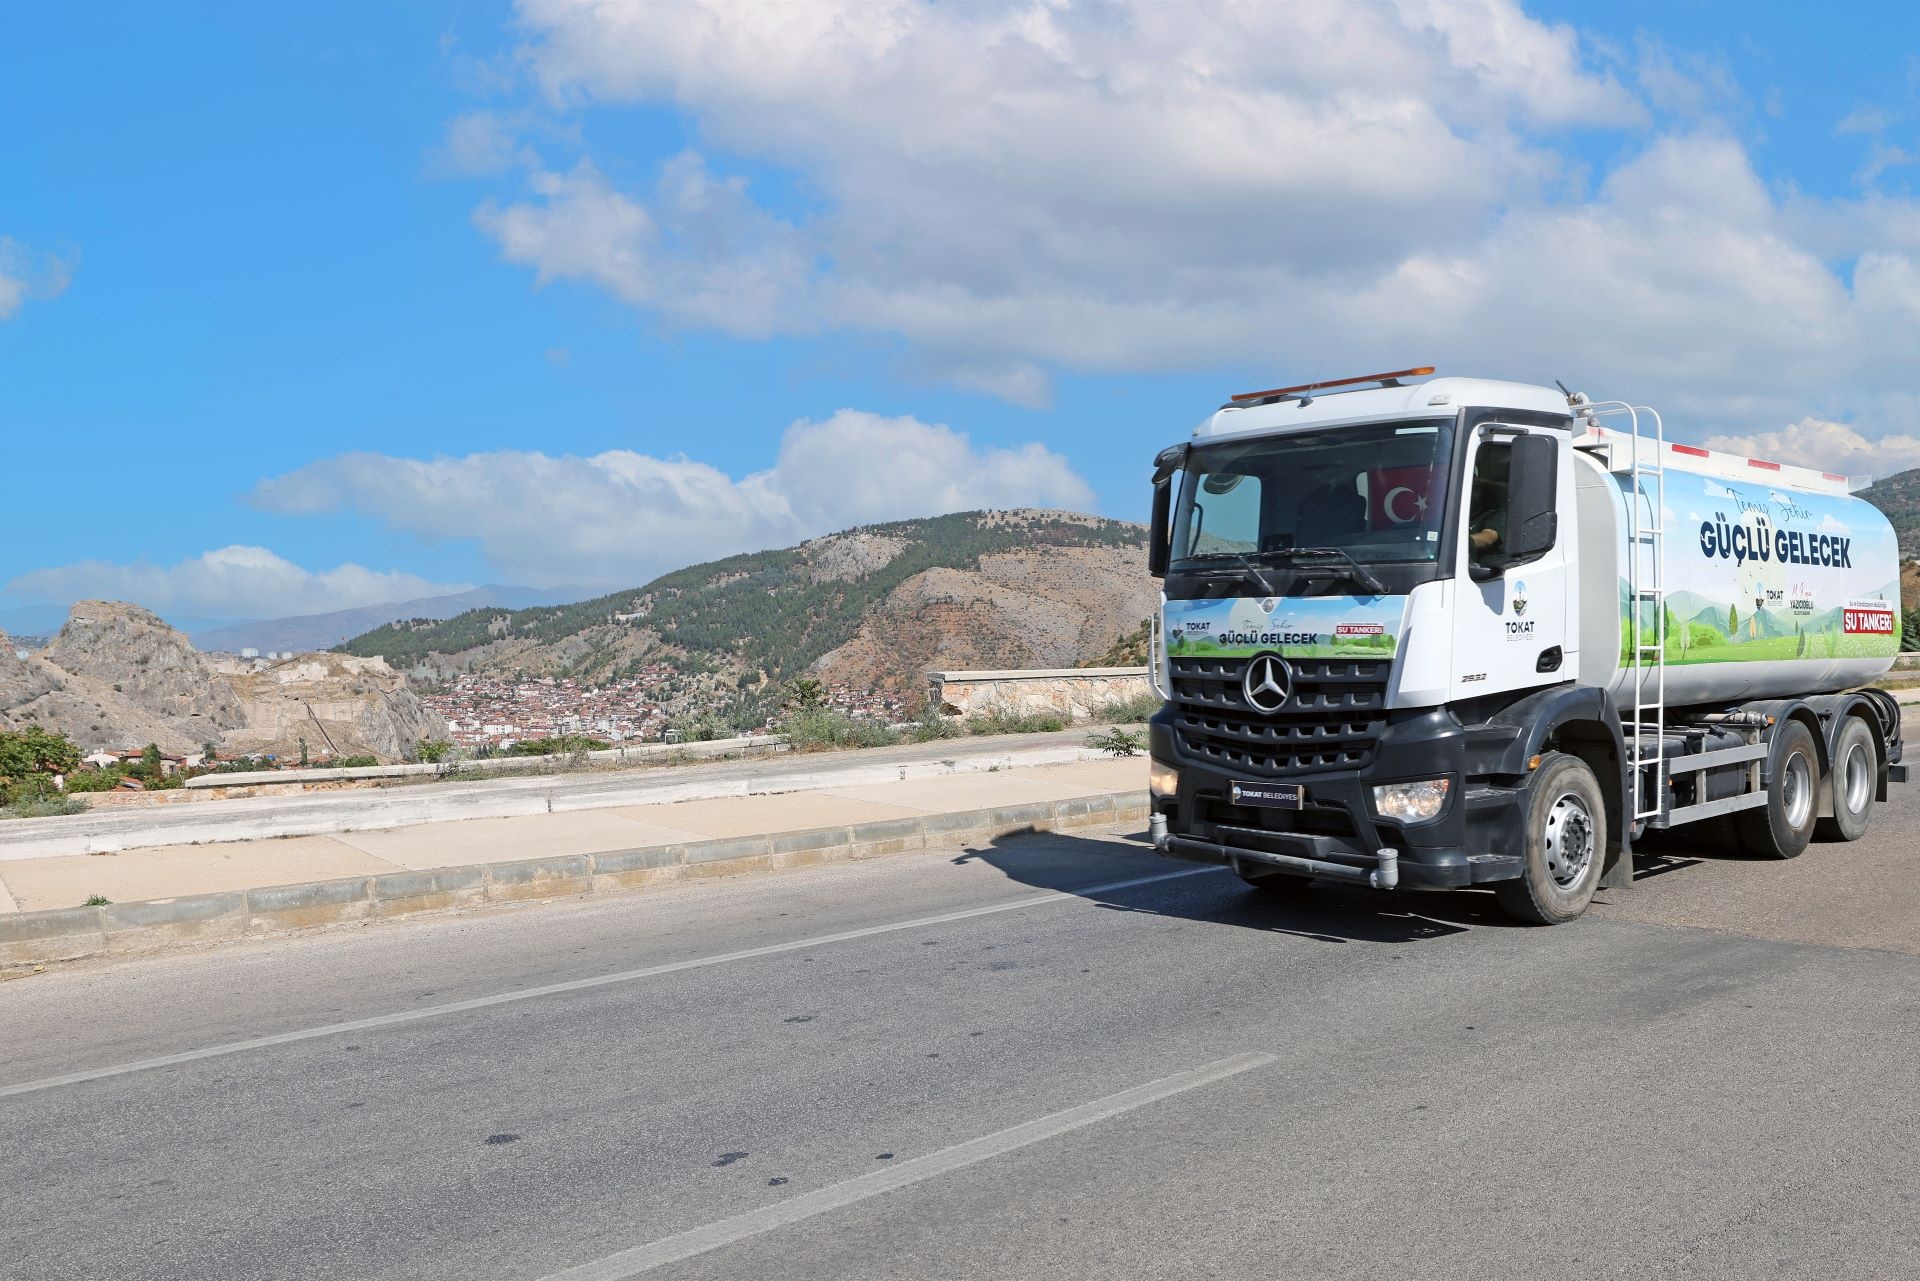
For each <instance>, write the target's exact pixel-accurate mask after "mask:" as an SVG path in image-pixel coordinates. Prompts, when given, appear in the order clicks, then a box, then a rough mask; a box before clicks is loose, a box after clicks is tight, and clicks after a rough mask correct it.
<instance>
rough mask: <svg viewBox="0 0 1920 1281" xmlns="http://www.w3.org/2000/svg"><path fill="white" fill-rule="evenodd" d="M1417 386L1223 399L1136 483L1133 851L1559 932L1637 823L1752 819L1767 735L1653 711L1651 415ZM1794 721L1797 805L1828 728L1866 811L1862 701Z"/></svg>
mask: <svg viewBox="0 0 1920 1281" xmlns="http://www.w3.org/2000/svg"><path fill="white" fill-rule="evenodd" d="M1431 372H1432V371H1431V370H1430V369H1417V370H1406V371H1401V372H1398V373H1394V374H1387V375H1376V376H1369V377H1367V378H1363V379H1351V380H1341V381H1340V382H1337V383H1323V384H1317V385H1312V386H1303V387H1291V388H1279V389H1275V390H1273V391H1268V392H1255V393H1248V394H1246V395H1243V396H1236V397H1234V398H1233V399H1232V400H1231V401H1229V402H1228V403H1227V404H1226V405H1224V406H1222V407H1221V408H1220V409H1219V410H1218V411H1217V412H1215V413H1214V414H1213V415H1212V416H1211V417H1210V418H1208V419H1207V420H1206V421H1205V422H1204V423H1202V424H1201V425H1200V426H1199V427H1197V428H1195V429H1194V431H1193V433H1192V436H1191V438H1190V439H1189V440H1187V441H1184V442H1182V443H1180V444H1177V445H1175V446H1172V447H1170V448H1168V449H1166V450H1164V451H1162V453H1161V454H1160V455H1159V457H1158V459H1157V460H1156V465H1155V473H1154V484H1155V490H1154V507H1153V525H1152V538H1151V544H1150V562H1151V563H1150V568H1151V569H1152V571H1153V572H1154V573H1155V574H1156V575H1157V576H1159V577H1160V578H1161V580H1162V583H1163V596H1162V599H1163V604H1162V610H1161V615H1160V619H1159V624H1160V626H1159V628H1158V631H1157V634H1156V636H1155V644H1154V652H1153V656H1152V662H1153V672H1154V678H1155V683H1156V687H1157V689H1158V690H1159V692H1160V693H1161V696H1162V697H1163V699H1164V700H1165V703H1164V706H1163V708H1162V710H1161V711H1160V713H1159V714H1158V715H1157V716H1155V717H1154V719H1153V721H1152V724H1151V745H1152V749H1151V750H1152V757H1153V760H1152V793H1153V806H1154V816H1153V835H1154V839H1155V843H1156V846H1157V847H1159V848H1160V849H1162V850H1163V852H1166V853H1169V854H1176V855H1179V856H1182V857H1188V858H1206V859H1212V860H1214V861H1219V862H1224V863H1227V864H1229V865H1231V866H1232V867H1233V868H1234V870H1235V871H1237V872H1239V873H1240V874H1241V876H1242V877H1243V878H1245V879H1246V880H1248V881H1249V883H1251V884H1253V885H1255V886H1257V887H1259V888H1261V889H1263V890H1268V891H1273V892H1282V893H1293V892H1298V891H1299V890H1301V889H1302V888H1303V887H1304V886H1305V884H1306V882H1307V881H1308V880H1310V879H1314V878H1331V879H1337V880H1347V881H1354V882H1358V883H1361V884H1366V885H1371V886H1374V887H1376V888H1382V889H1394V888H1404V889H1447V888H1458V887H1467V886H1474V885H1483V884H1484V885H1492V886H1494V887H1495V888H1496V889H1497V890H1498V891H1499V893H1500V895H1501V901H1502V903H1503V904H1505V905H1506V906H1507V907H1508V908H1509V910H1510V911H1512V912H1513V913H1514V914H1515V915H1516V916H1519V917H1522V918H1523V919H1527V920H1534V921H1545V922H1555V921H1560V920H1567V919H1572V917H1574V916H1577V915H1579V914H1580V912H1582V911H1584V909H1585V907H1586V905H1587V903H1588V901H1589V900H1590V899H1591V897H1592V895H1593V893H1594V891H1595V889H1596V888H1598V887H1599V886H1600V885H1601V883H1602V882H1603V881H1607V882H1608V883H1610V884H1618V885H1624V884H1626V882H1627V880H1628V878H1629V877H1630V874H1631V857H1630V852H1631V842H1632V839H1633V838H1634V837H1635V836H1636V835H1638V834H1640V833H1641V832H1644V831H1645V830H1646V829H1647V828H1648V827H1649V826H1669V825H1673V824H1674V823H1675V822H1676V820H1677V821H1680V822H1684V821H1691V820H1693V819H1697V818H1706V817H1713V816H1720V815H1728V814H1733V813H1735V812H1736V811H1737V810H1742V809H1756V810H1757V809H1762V808H1764V807H1765V806H1766V804H1767V788H1768V786H1769V785H1770V782H1771V779H1770V777H1767V776H1768V774H1769V771H1768V768H1767V766H1768V763H1769V761H1770V760H1771V757H1772V756H1773V755H1774V754H1775V743H1776V741H1777V740H1779V739H1780V738H1782V737H1784V734H1776V733H1775V732H1773V729H1772V723H1764V724H1762V723H1761V722H1764V720H1765V717H1766V716H1768V715H1773V714H1774V713H1771V712H1765V711H1760V712H1753V711H1752V709H1751V708H1748V707H1747V706H1746V704H1745V703H1744V702H1742V701H1741V700H1739V699H1723V698H1711V699H1709V700H1707V701H1706V702H1703V703H1701V704H1699V705H1697V706H1689V707H1687V708H1685V709H1675V708H1673V707H1671V706H1670V705H1669V704H1668V702H1667V700H1666V699H1665V697H1664V692H1665V688H1666V675H1667V673H1666V665H1667V663H1668V661H1669V659H1670V658H1672V649H1673V641H1672V637H1670V636H1669V635H1668V634H1667V625H1668V621H1669V620H1668V613H1669V612H1670V611H1668V610H1666V608H1665V605H1664V588H1663V587H1662V583H1661V578H1662V574H1661V571H1662V569H1663V567H1664V564H1663V562H1664V561H1665V560H1666V559H1667V557H1668V556H1669V555H1670V554H1671V548H1672V546H1673V545H1674V544H1673V542H1672V539H1671V538H1670V537H1669V536H1668V535H1669V531H1668V530H1666V529H1665V528H1664V526H1663V521H1662V517H1663V516H1664V515H1665V514H1666V507H1667V504H1666V502H1665V498H1664V483H1665V481H1664V468H1665V467H1666V466H1667V465H1668V463H1669V461H1670V457H1669V454H1668V453H1667V451H1668V449H1669V447H1668V445H1667V443H1666V442H1665V440H1664V431H1663V429H1658V428H1655V429H1653V430H1652V431H1651V432H1649V431H1648V430H1647V428H1646V427H1645V424H1646V423H1648V422H1652V423H1655V424H1657V422H1658V419H1657V416H1653V417H1651V418H1648V417H1646V416H1644V415H1643V414H1641V413H1636V412H1635V411H1633V410H1631V409H1627V413H1628V414H1629V415H1630V418H1629V421H1630V424H1631V427H1632V430H1631V431H1629V432H1628V433H1626V434H1625V435H1624V436H1623V435H1622V434H1621V433H1619V432H1617V431H1614V432H1610V431H1609V429H1608V428H1607V427H1605V426H1603V425H1602V422H1603V421H1604V417H1603V416H1604V415H1606V414H1608V413H1612V412H1613V408H1612V407H1611V406H1606V407H1602V406H1594V405H1592V404H1590V403H1589V402H1587V401H1586V400H1585V399H1584V398H1583V397H1578V396H1571V395H1569V394H1567V393H1565V392H1563V391H1556V390H1554V389H1551V388H1545V387H1538V386H1532V385H1527V384H1519V383H1510V382H1500V381H1494V380H1487V379H1472V378H1425V377H1424V376H1425V375H1427V374H1430V373H1431ZM1416 379H1421V381H1415V380H1416ZM1622 408H1626V407H1622ZM1649 436H1650V437H1651V438H1647V437H1649ZM1623 440H1624V441H1626V442H1628V446H1629V447H1628V449H1627V451H1626V453H1625V454H1623V453H1622V452H1621V449H1620V445H1619V442H1620V441H1623ZM1643 444H1644V446H1645V449H1644V451H1643V450H1642V445H1643ZM1678 448H1682V449H1684V448H1686V447H1678ZM1643 452H1644V454H1645V457H1644V458H1643ZM1689 452H1690V453H1691V454H1697V455H1701V456H1702V457H1704V456H1705V451H1700V450H1691V451H1689ZM1683 461H1685V460H1683ZM1742 461H1744V460H1742ZM1768 466H1771V464H1768ZM1777 470H1778V469H1776V472H1777ZM1770 479H1774V480H1775V483H1776V484H1779V483H1781V482H1779V481H1778V479H1777V477H1770ZM1844 501H1847V502H1855V503H1857V500H1851V499H1848V500H1844ZM1859 505H1860V506H1864V504H1859ZM1754 537H1755V539H1756V540H1758V539H1759V538H1760V537H1761V536H1760V535H1755V536H1754ZM1756 545H1757V543H1756ZM1730 590H1732V589H1730ZM1623 620H1624V622H1623ZM1682 639H1683V640H1684V634H1683V635H1682ZM1754 652H1755V653H1758V651H1757V650H1755V651H1754ZM1872 661H1873V660H1872V659H1871V657H1869V658H1868V659H1867V660H1865V662H1866V664H1867V666H1866V667H1862V666H1861V665H1860V664H1858V663H1856V664H1855V667H1856V668H1858V669H1859V670H1861V671H1864V670H1867V669H1868V667H1870V666H1871V663H1872ZM1888 661H1890V659H1889V660H1888ZM1837 666H1838V665H1836V670H1837ZM1729 670H1731V669H1729ZM1754 670H1758V669H1757V668H1756V669H1754ZM1881 670H1884V664H1883V665H1882V667H1881ZM1803 674H1804V673H1802V672H1801V671H1800V669H1797V668H1796V669H1795V670H1794V672H1793V673H1792V674H1791V675H1788V676H1786V677H1776V679H1786V680H1787V682H1788V684H1789V685H1792V684H1794V683H1795V682H1796V681H1797V680H1798V678H1799V677H1800V676H1801V675H1803ZM1847 674H1849V675H1852V674H1857V673H1856V672H1855V671H1854V669H1849V670H1848V673H1847ZM1814 683H1816V684H1817V683H1818V682H1817V681H1816V682H1814ZM1702 688H1706V687H1704V686H1703V687H1702ZM1791 692H1792V693H1794V694H1806V695H1808V696H1810V697H1813V698H1815V699H1818V698H1820V697H1823V696H1824V695H1825V691H1822V690H1817V689H1806V690H1800V689H1794V690H1792V691H1791ZM1881 697H1882V700H1884V696H1881ZM1776 701H1777V700H1776ZM1799 701H1800V703H1801V704H1802V705H1801V706H1798V707H1796V708H1794V709H1791V711H1792V716H1790V719H1793V718H1796V717H1797V718H1798V720H1799V721H1804V722H1806V723H1807V726H1808V731H1807V732H1808V734H1809V736H1811V737H1813V738H1815V739H1816V743H1815V745H1814V747H1813V749H1812V750H1811V751H1810V752H1808V749H1807V748H1806V747H1805V745H1802V744H1800V742H1799V740H1798V739H1797V738H1796V739H1795V745H1796V749H1797V750H1800V751H1803V752H1808V761H1807V763H1806V766H1805V768H1803V769H1802V770H1801V773H1800V775H1799V777H1800V778H1801V779H1802V782H1803V785H1804V787H1805V788H1807V789H1809V790H1808V797H1806V798H1800V799H1802V800H1805V799H1808V798H1810V797H1812V795H1813V792H1814V791H1817V790H1818V789H1819V788H1820V787H1821V786H1823V785H1827V779H1826V774H1825V773H1824V770H1825V769H1826V766H1827V765H1828V764H1829V763H1830V761H1831V758H1832V749H1833V748H1834V747H1835V746H1837V744H1836V743H1835V742H1834V733H1835V732H1836V727H1835V720H1836V718H1838V724H1839V727H1844V725H1845V724H1846V722H1848V721H1849V720H1853V719H1858V720H1861V721H1862V722H1863V725H1864V726H1865V727H1867V729H1868V731H1869V737H1871V738H1872V739H1873V745H1874V753H1875V754H1874V758H1873V761H1872V764H1873V766H1874V771H1875V781H1876V784H1877V788H1878V793H1879V794H1881V795H1884V787H1885V780H1886V778H1887V775H1888V768H1887V767H1888V765H1889V764H1890V763H1891V762H1890V760H1889V757H1888V752H1889V744H1891V750H1892V751H1893V756H1892V758H1891V759H1892V760H1897V758H1898V756H1897V753H1898V716H1897V713H1896V712H1894V711H1893V710H1892V709H1891V703H1890V700H1884V705H1882V703H1881V702H1880V701H1876V699H1875V698H1874V697H1873V695H1872V694H1867V693H1862V694H1857V695H1853V696H1851V697H1849V698H1844V699H1841V700H1840V701H1838V702H1835V701H1834V700H1832V699H1828V701H1827V702H1826V703H1825V704H1817V703H1808V702H1806V701H1805V700H1799ZM1676 710H1680V711H1684V712H1685V713H1686V715H1681V716H1678V717H1672V718H1670V716H1669V713H1670V712H1674V711H1676ZM1776 710H1783V709H1776ZM1730 717H1731V719H1729V718H1730ZM1700 718H1704V719H1700ZM1751 718H1757V719H1756V722H1755V724H1752V725H1750V724H1746V723H1744V722H1745V720H1746V719H1751ZM1670 719H1672V720H1673V723H1672V725H1669V720H1670ZM1778 719H1779V717H1778V716H1777V715H1775V722H1777V721H1778ZM1756 725H1758V728H1756ZM1849 742H1850V743H1852V742H1853V740H1852V739H1849ZM1705 752H1719V753H1723V755H1722V756H1719V757H1714V758H1712V759H1710V760H1709V761H1708V763H1707V764H1706V765H1703V766H1702V767H1701V768H1700V769H1697V770H1695V769H1688V768H1682V767H1681V766H1676V765H1675V764H1674V763H1673V761H1674V759H1675V758H1676V757H1682V756H1693V757H1698V756H1701V755H1702V754H1703V753H1705ZM1727 752H1734V753H1735V754H1736V755H1734V756H1725V755H1724V753H1727ZM1691 763H1692V762H1691V761H1688V762H1683V765H1690V764H1691ZM1895 773H1896V774H1898V773H1899V771H1895ZM1736 775H1737V776H1739V777H1738V778H1737V779H1736V778H1734V776H1736ZM1730 780H1732V781H1730ZM1730 788H1736V789H1737V793H1738V794H1737V797H1736V796H1734V795H1733V794H1732V793H1731V792H1730ZM1829 790H1830V789H1829ZM1730 799H1731V800H1737V801H1738V803H1737V804H1736V805H1733V806H1730V807H1729V806H1726V805H1725V804H1724V803H1725V802H1727V801H1729V800H1730ZM1715 803H1718V804H1721V805H1722V808H1719V809H1717V810H1715V811H1714V814H1713V815H1708V814H1704V813H1696V812H1694V811H1695V807H1698V806H1702V805H1709V804H1715ZM1814 808H1815V809H1820V808H1821V807H1820V805H1819V804H1816V805H1815V807H1814ZM1823 812H1824V813H1825V815H1826V816H1827V817H1831V816H1832V805H1831V797H1830V796H1829V797H1828V798H1827V800H1826V802H1825V809H1824V811H1823ZM1797 813H1798V811H1796V814H1797ZM1799 817H1800V818H1802V819H1804V820H1805V821H1804V822H1799V821H1798V820H1796V822H1797V826H1795V829H1794V835H1797V832H1798V831H1799V829H1801V828H1804V829H1806V830H1807V831H1808V832H1809V833H1810V831H1811V828H1812V826H1813V817H1809V816H1807V815H1800V816H1799ZM1745 821H1747V822H1748V823H1749V824H1751V823H1752V822H1753V821H1754V820H1753V819H1752V817H1751V816H1749V817H1748V819H1747V820H1745ZM1793 843H1794V839H1793V835H1790V837H1789V839H1788V840H1787V841H1786V842H1785V844H1786V845H1788V846H1791V845H1792V844H1793ZM1799 843H1800V845H1801V846H1802V847H1803V846H1804V844H1805V841H1804V839H1802V840H1800V842H1799ZM1794 852H1796V853H1797V852H1798V851H1797V849H1796V850H1795V851H1794ZM1609 878H1611V879H1609Z"/></svg>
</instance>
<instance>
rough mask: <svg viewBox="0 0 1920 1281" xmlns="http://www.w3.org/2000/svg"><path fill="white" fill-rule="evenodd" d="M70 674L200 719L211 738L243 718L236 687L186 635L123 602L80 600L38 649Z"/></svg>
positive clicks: (137, 702)
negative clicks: (235, 690)
mask: <svg viewBox="0 0 1920 1281" xmlns="http://www.w3.org/2000/svg"><path fill="white" fill-rule="evenodd" d="M39 657H40V659H41V661H43V662H45V663H48V664H51V665H52V666H54V667H57V668H59V669H60V670H61V671H62V672H65V673H66V674H67V675H69V676H73V677H79V678H81V679H83V680H86V681H91V682H93V683H94V684H96V685H100V684H104V685H108V686H111V687H112V689H113V692H114V693H116V694H118V695H120V696H121V697H122V698H124V699H125V700H126V701H127V702H129V703H131V704H133V705H134V706H135V707H137V708H140V709H141V710H142V711H146V712H151V713H152V714H153V715H155V716H158V717H160V718H162V719H164V720H179V721H187V720H191V721H197V722H200V723H201V724H202V726H203V727H204V729H205V730H206V731H207V733H208V736H209V737H212V736H213V735H216V734H219V733H222V732H224V731H226V730H230V729H234V728H236V727H237V726H239V725H242V724H244V723H245V722H246V714H245V713H244V712H243V711H242V710H241V708H240V700H239V698H238V697H236V696H235V694H234V692H233V687H232V686H231V685H229V684H228V683H227V682H226V681H224V680H222V679H221V678H220V677H219V675H218V674H217V673H216V672H215V671H214V670H213V668H212V666H211V665H209V664H208V662H207V660H206V657H205V656H204V655H203V654H201V653H200V651H199V650H197V649H195V648H194V647H193V643H192V642H191V641H189V640H188V639H187V638H186V637H185V636H184V635H183V634H181V633H180V632H177V631H175V630H174V629H173V628H171V627H169V626H167V625H166V624H165V623H163V622H161V621H160V619H159V618H158V617H156V616H155V615H153V614H151V613H148V612H147V611H146V610H144V609H141V608H140V607H139V606H138V605H128V604H124V603H122V602H120V601H109V600H83V601H80V602H78V603H77V604H75V605H74V607H73V610H72V612H71V613H69V614H68V615H67V624H66V626H65V627H62V628H61V629H60V634H59V635H58V636H56V637H54V638H53V644H51V645H49V646H47V647H46V649H44V650H42V651H41V652H40V654H39Z"/></svg>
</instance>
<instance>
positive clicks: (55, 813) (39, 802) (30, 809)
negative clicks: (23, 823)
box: [0, 792, 87, 819]
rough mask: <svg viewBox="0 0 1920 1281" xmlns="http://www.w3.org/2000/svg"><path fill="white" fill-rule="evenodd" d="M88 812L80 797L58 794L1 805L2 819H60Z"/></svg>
mask: <svg viewBox="0 0 1920 1281" xmlns="http://www.w3.org/2000/svg"><path fill="white" fill-rule="evenodd" d="M86 812H87V803H86V801H85V800H83V799H82V798H80V797H78V796H63V795H61V794H60V793H58V792H56V793H54V794H53V795H51V796H23V797H21V798H20V799H19V800H17V801H13V802H10V803H9V804H6V805H0V819H7V818H58V817H60V816H61V815H64V814H84V813H86Z"/></svg>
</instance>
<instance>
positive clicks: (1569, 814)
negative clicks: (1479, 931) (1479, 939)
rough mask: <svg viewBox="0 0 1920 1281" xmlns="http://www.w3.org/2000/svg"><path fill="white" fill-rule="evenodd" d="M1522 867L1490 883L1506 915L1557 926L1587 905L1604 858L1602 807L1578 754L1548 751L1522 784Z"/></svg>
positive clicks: (1604, 809)
mask: <svg viewBox="0 0 1920 1281" xmlns="http://www.w3.org/2000/svg"><path fill="white" fill-rule="evenodd" d="M1524 853H1525V855H1526V869H1525V871H1523V872H1522V873H1521V874H1520V876H1519V877H1517V878H1516V879H1514V880H1511V881H1501V882H1499V883H1497V884H1496V885H1495V886H1494V887H1493V892H1494V894H1495V896H1496V897H1497V898H1498V899H1499V900H1500V906H1501V907H1502V908H1504V909H1505V910H1506V912H1507V914H1508V915H1509V916H1512V917H1514V918H1516V919H1518V920H1522V921H1528V922H1531V923H1533V924H1536V925H1559V924H1560V923H1562V922H1563V921H1571V920H1572V919H1574V918H1575V917H1576V916H1579V915H1580V914H1581V913H1582V912H1584V911H1586V910H1587V904H1589V903H1591V902H1592V901H1593V892H1594V890H1595V889H1597V888H1599V885H1600V873H1601V870H1602V869H1603V867H1604V866H1605V864H1606V861H1607V806H1606V800H1605V798H1604V797H1602V796H1601V794H1600V783H1599V780H1598V779H1596V778H1594V776H1593V771H1592V770H1591V769H1589V768H1588V767H1587V763H1586V762H1585V761H1583V760H1581V759H1580V758H1579V757H1577V756H1566V755H1563V754H1562V753H1559V752H1549V753H1547V756H1546V759H1545V760H1543V761H1541V762H1540V768H1539V769H1537V770H1535V771H1534V772H1533V780H1532V782H1531V783H1530V784H1529V786H1528V788H1527V817H1526V849H1525V851H1524Z"/></svg>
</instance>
